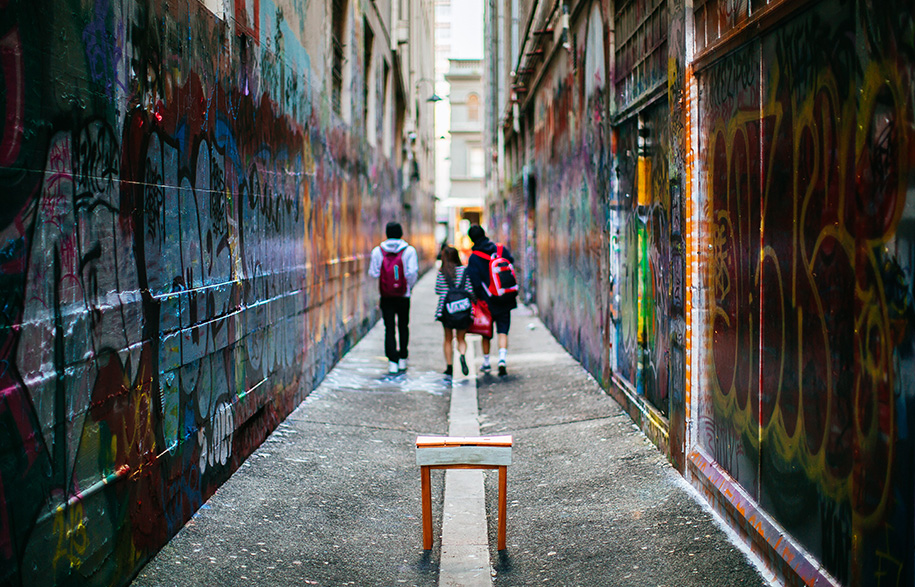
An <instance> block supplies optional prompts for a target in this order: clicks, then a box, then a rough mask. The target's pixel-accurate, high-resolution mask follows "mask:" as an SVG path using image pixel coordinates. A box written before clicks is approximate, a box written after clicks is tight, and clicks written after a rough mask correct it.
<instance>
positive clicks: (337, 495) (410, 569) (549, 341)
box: [132, 271, 771, 587]
mask: <svg viewBox="0 0 915 587" xmlns="http://www.w3.org/2000/svg"><path fill="white" fill-rule="evenodd" d="M434 278H435V275H434V271H433V272H430V273H429V274H427V275H426V276H425V277H424V278H422V279H421V280H420V282H419V283H418V284H417V287H416V289H415V290H414V294H413V298H412V300H413V301H412V308H411V338H410V347H409V348H410V362H409V367H408V369H407V372H406V373H405V374H400V375H396V376H389V375H388V374H387V373H386V367H387V362H386V359H385V358H384V352H383V336H384V329H383V326H382V325H381V324H380V323H379V324H377V325H376V326H375V327H374V328H373V329H372V330H371V331H370V332H369V334H368V335H367V336H366V337H365V338H364V339H363V340H362V341H361V342H360V343H359V344H358V345H356V346H355V347H354V348H353V349H352V350H351V351H350V352H349V353H348V354H347V355H346V356H345V357H344V358H343V360H342V361H341V362H340V363H339V364H338V366H337V367H336V368H335V369H334V370H333V371H331V372H330V374H329V375H328V376H327V378H326V379H325V381H324V382H323V383H322V384H321V386H320V387H319V388H318V389H316V390H315V391H314V392H312V394H311V395H310V396H309V397H308V398H307V399H306V400H305V401H304V402H303V403H302V404H301V405H300V406H299V407H298V408H297V409H296V410H295V411H294V412H293V413H292V414H291V415H290V416H289V417H288V418H287V419H286V421H285V422H283V424H281V425H280V426H279V427H278V428H277V430H276V431H275V432H274V433H273V434H272V435H271V436H270V437H269V438H268V439H267V441H266V442H264V444H263V445H262V446H261V447H260V448H259V449H258V450H257V451H256V452H255V453H254V454H253V455H252V456H251V457H250V458H249V459H248V460H247V461H246V462H245V463H244V464H243V465H242V466H241V468H240V469H239V470H238V471H237V472H236V473H235V474H234V475H233V476H232V477H231V479H229V481H228V482H226V483H225V484H224V485H223V486H222V487H221V488H220V489H219V490H218V491H217V493H216V494H215V495H213V496H212V497H211V498H210V499H209V500H208V501H207V502H206V504H205V505H204V506H203V507H202V508H201V509H200V510H199V511H198V512H197V514H196V515H195V516H194V517H193V518H192V519H191V520H190V521H189V522H188V524H187V525H186V526H185V527H184V528H183V529H182V530H181V531H180V532H179V533H178V534H177V535H176V536H175V537H174V538H173V539H172V540H171V541H170V542H169V544H168V545H166V546H165V548H163V549H162V550H161V551H160V552H159V554H158V555H157V556H156V557H155V558H153V560H151V561H150V562H149V564H147V565H146V566H145V567H143V568H142V569H140V571H139V574H138V576H137V577H136V578H135V580H134V581H133V583H132V584H133V585H134V586H135V587H160V586H161V587H164V586H173V585H177V586H182V587H186V586H197V585H199V586H213V585H225V586H251V585H256V586H267V585H271V586H272V585H327V586H330V585H334V586H336V585H424V586H433V585H439V584H449V585H460V584H469V582H468V583H463V582H462V581H461V579H460V578H457V579H455V578H454V577H453V576H451V575H449V576H448V579H447V580H445V579H444V576H442V577H440V564H439V563H440V560H441V557H442V546H441V539H440V537H441V532H442V524H443V521H442V516H443V511H446V512H447V505H446V504H444V501H445V499H446V497H445V496H446V492H445V487H444V485H445V483H444V481H445V474H444V472H443V471H440V470H436V471H433V472H432V510H433V511H432V513H433V520H434V523H433V530H434V534H433V535H434V537H435V541H434V546H433V548H432V550H429V551H424V550H423V548H422V526H421V509H420V474H419V468H418V467H417V465H416V456H415V447H414V443H415V439H416V436H418V435H447V434H448V433H449V405H450V399H451V396H452V383H453V384H454V385H455V386H469V388H470V389H472V388H473V387H475V388H476V395H477V401H478V406H479V415H478V418H479V426H480V433H481V434H483V435H495V434H510V435H512V436H513V439H514V444H513V448H512V464H511V466H509V467H508V527H507V548H506V549H505V550H504V551H498V552H497V551H496V526H497V524H496V522H497V512H498V509H497V493H498V487H497V485H498V483H497V480H498V476H497V474H496V473H495V471H486V472H485V473H482V475H483V477H484V480H485V500H486V518H487V521H488V543H489V553H490V560H489V564H488V569H489V575H490V577H488V578H486V582H487V583H489V582H490V581H491V583H492V584H493V585H495V586H497V587H498V586H506V587H507V586H515V585H518V586H522V585H524V586H526V585H570V586H578V585H582V586H584V585H590V586H595V587H608V586H616V585H619V586H633V587H644V586H670V587H684V586H695V587H700V586H701V587H709V586H712V587H714V586H719V587H724V586H735V585H752V586H757V585H758V586H762V585H769V584H771V578H770V577H767V576H763V575H762V574H761V573H760V571H759V570H758V567H757V566H756V565H754V563H753V561H751V560H750V559H749V558H748V557H747V555H746V554H745V550H744V548H743V547H741V546H739V545H738V544H737V543H736V542H735V537H733V536H732V535H730V534H729V533H728V532H727V531H725V530H723V529H722V526H720V524H719V523H718V522H716V521H715V519H714V518H713V516H712V514H711V513H710V510H709V509H708V508H707V507H706V506H704V505H703V504H702V503H701V501H700V500H699V496H698V494H697V493H696V492H695V491H694V490H693V489H692V488H691V487H690V486H689V485H688V484H687V483H686V482H685V481H684V480H683V479H682V477H681V476H680V475H679V474H678V473H677V472H676V471H675V470H673V469H672V468H671V467H670V465H669V464H668V463H667V461H666V460H665V459H664V457H663V456H662V455H661V454H660V453H659V452H658V451H657V449H656V448H655V447H654V446H653V445H651V443H649V441H648V440H647V439H646V438H645V436H644V435H643V434H642V433H641V432H640V431H639V430H638V429H637V428H636V427H635V426H634V425H633V423H632V421H631V420H630V419H629V417H628V416H627V415H626V414H625V413H623V411H622V410H621V409H620V407H619V406H618V405H617V404H616V403H615V401H614V400H613V399H612V398H610V397H609V396H608V395H607V394H606V393H605V392H604V391H603V390H602V389H601V388H600V386H599V385H598V384H597V382H596V381H594V379H593V378H592V377H590V376H589V375H588V374H587V372H586V371H585V370H584V369H583V368H582V367H581V366H580V365H579V364H578V363H577V362H576V361H575V360H574V359H572V358H571V357H570V356H569V355H568V353H566V352H565V350H564V349H563V348H562V347H561V346H560V345H559V344H558V343H557V341H556V340H555V339H554V338H553V337H552V336H551V335H550V333H549V332H548V331H547V330H546V329H545V328H544V326H543V324H542V323H541V322H540V321H539V320H538V319H537V318H536V317H535V316H533V315H532V314H531V312H530V311H529V310H527V309H526V308H523V307H522V308H519V309H518V310H515V311H514V312H513V313H512V329H511V334H510V343H509V346H510V348H509V355H508V375H507V376H506V377H501V378H500V377H498V376H496V375H495V374H493V375H489V374H485V375H482V374H478V368H479V366H480V356H481V350H480V341H479V338H478V337H470V339H471V341H472V342H471V344H472V345H473V351H472V353H471V354H472V355H473V364H472V365H471V374H470V378H463V377H456V378H455V380H454V382H452V381H451V380H450V379H447V378H445V377H444V375H442V371H443V368H444V359H443V356H442V350H441V348H442V344H441V343H442V329H441V327H440V325H439V324H438V323H437V322H434V321H433V319H432V316H433V313H434V309H435V302H436V297H435V295H434V293H433V285H434ZM494 354H495V352H494ZM494 358H495V357H494ZM485 531H486V530H485V529H481V533H482V532H485ZM483 540H484V542H485V537H484V538H483ZM446 550H447V546H446ZM474 584H477V583H474Z"/></svg>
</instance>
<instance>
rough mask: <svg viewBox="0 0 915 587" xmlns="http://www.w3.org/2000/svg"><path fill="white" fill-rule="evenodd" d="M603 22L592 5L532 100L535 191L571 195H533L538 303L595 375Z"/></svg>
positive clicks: (602, 309)
mask: <svg viewBox="0 0 915 587" xmlns="http://www.w3.org/2000/svg"><path fill="white" fill-rule="evenodd" d="M603 23H604V19H603V17H602V16H601V11H600V8H599V7H598V6H597V5H595V6H594V7H593V9H592V10H591V12H590V14H589V15H588V17H587V18H583V19H581V22H580V23H579V25H578V27H577V28H576V34H575V39H576V43H575V45H574V49H573V54H571V55H570V54H569V53H567V52H563V53H560V56H559V58H557V59H556V60H555V61H554V62H553V64H552V65H551V68H550V76H549V82H548V83H546V84H545V85H544V86H543V87H542V88H541V90H540V94H539V95H538V97H537V100H536V103H535V106H534V113H533V125H534V128H533V139H534V145H533V164H532V169H533V176H534V177H535V178H536V185H537V190H538V193H540V194H564V195H567V196H569V197H564V198H562V199H557V198H555V197H547V196H545V195H544V196H539V197H538V198H537V199H536V212H535V214H534V216H535V218H536V226H537V231H538V234H545V235H550V236H549V238H548V239H546V238H538V240H537V251H536V259H537V269H536V271H537V300H536V301H537V304H538V306H539V307H540V308H541V310H542V313H543V315H544V317H545V320H546V322H547V324H548V326H549V327H550V329H551V330H552V331H553V332H554V333H555V335H556V336H557V338H558V339H559V340H560V342H561V343H562V344H563V345H564V346H565V347H566V348H567V349H569V350H570V351H571V352H572V353H573V354H574V355H575V356H576V357H577V358H578V359H579V360H580V361H581V362H582V364H583V365H584V366H585V368H586V369H588V370H589V371H590V372H591V373H593V374H594V375H595V376H597V377H604V375H605V374H604V371H605V368H606V365H607V363H608V361H607V354H606V350H605V349H606V344H605V339H607V340H609V332H610V325H611V318H610V314H611V312H610V310H611V308H610V304H611V293H610V289H609V285H608V274H609V272H608V270H607V264H608V262H609V256H608V253H607V250H608V245H607V242H608V240H609V239H608V235H607V234H606V230H605V227H606V226H607V214H608V201H609V198H610V195H609V194H610V188H609V185H610V184H609V182H610V172H609V160H610V154H611V153H610V144H609V141H608V138H607V137H608V135H609V133H608V128H609V126H608V122H607V118H606V101H605V96H606V83H607V82H606V73H605V65H604V64H605V56H604V37H605V30H604V24H603ZM575 63H578V64H580V65H581V67H579V69H577V70H576V68H575ZM586 146H588V148H586ZM590 146H593V147H594V148H590Z"/></svg>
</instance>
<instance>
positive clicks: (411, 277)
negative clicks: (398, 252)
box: [403, 246, 419, 289]
mask: <svg viewBox="0 0 915 587" xmlns="http://www.w3.org/2000/svg"><path fill="white" fill-rule="evenodd" d="M403 270H404V272H405V273H406V274H407V287H409V288H410V289H413V284H415V283H416V280H417V279H419V259H418V258H417V255H416V249H414V248H413V247H412V246H407V250H406V251H404V255H403Z"/></svg>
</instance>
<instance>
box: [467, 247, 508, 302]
mask: <svg viewBox="0 0 915 587" xmlns="http://www.w3.org/2000/svg"><path fill="white" fill-rule="evenodd" d="M473 254H474V255H477V256H478V257H482V258H484V259H486V260H487V261H488V262H489V288H488V289H489V295H490V296H492V297H499V296H504V295H507V294H516V293H518V278H517V277H516V276H515V268H514V267H512V264H511V262H510V261H509V260H508V259H506V258H505V257H503V256H502V245H501V244H499V245H496V252H495V253H493V254H492V256H490V255H487V254H486V253H483V252H482V251H474V252H473Z"/></svg>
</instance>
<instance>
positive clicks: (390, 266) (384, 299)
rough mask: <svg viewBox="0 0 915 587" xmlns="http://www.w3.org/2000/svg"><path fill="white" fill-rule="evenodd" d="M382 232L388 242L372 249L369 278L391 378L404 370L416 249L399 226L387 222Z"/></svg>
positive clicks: (408, 336)
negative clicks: (372, 280) (373, 286)
mask: <svg viewBox="0 0 915 587" xmlns="http://www.w3.org/2000/svg"><path fill="white" fill-rule="evenodd" d="M384 231H385V235H386V236H387V237H388V238H387V240H385V241H384V242H382V243H381V244H380V245H378V246H377V247H375V248H374V249H372V261H371V264H370V265H369V275H371V276H372V277H375V278H377V279H378V290H379V292H380V293H381V302H380V306H381V318H382V320H383V321H384V354H385V355H387V357H388V373H390V374H392V375H393V374H396V373H398V372H399V371H406V370H407V344H408V343H409V342H410V292H411V291H412V289H413V284H415V283H416V279H417V277H419V261H418V259H417V256H416V249H414V248H413V247H412V246H411V245H409V244H407V241H405V240H403V228H402V227H401V226H400V224H399V223H397V222H388V225H387V226H386V227H385V229H384ZM398 335H399V336H398ZM398 338H399V342H400V344H399V345H398Z"/></svg>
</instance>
